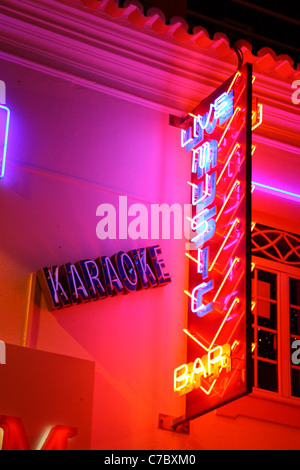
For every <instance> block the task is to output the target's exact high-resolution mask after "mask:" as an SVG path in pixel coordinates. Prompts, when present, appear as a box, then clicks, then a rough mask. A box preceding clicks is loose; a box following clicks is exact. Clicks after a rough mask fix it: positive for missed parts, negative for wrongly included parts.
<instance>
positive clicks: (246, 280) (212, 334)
mask: <svg viewBox="0 0 300 470" xmlns="http://www.w3.org/2000/svg"><path fill="white" fill-rule="evenodd" d="M252 83H253V77H252V65H251V64H245V65H244V66H243V67H242V68H241V69H239V71H238V72H236V74H234V75H233V76H232V77H230V78H229V79H228V80H227V81H226V82H225V83H224V84H223V85H221V86H220V87H219V88H218V89H217V90H216V91H215V92H213V93H212V94H211V95H210V96H209V97H208V98H206V99H205V100H203V101H202V102H201V103H200V104H199V105H198V106H197V107H196V108H195V109H194V110H193V111H192V112H191V113H189V114H188V115H187V116H186V117H185V118H183V119H179V118H176V117H174V116H171V117H170V118H171V119H170V124H171V125H173V126H175V127H179V128H181V146H182V147H184V148H185V149H186V152H187V154H188V156H190V157H191V180H190V181H189V182H188V184H189V186H190V189H191V203H192V214H191V217H190V218H189V221H190V223H191V240H190V242H191V243H190V245H189V249H188V251H187V252H186V253H185V255H186V256H187V258H188V262H189V287H188V289H187V290H185V294H186V295H187V300H188V326H187V328H184V330H183V331H184V333H185V334H186V335H187V363H186V364H185V363H184V364H182V365H180V366H179V367H177V368H176V369H175V371H174V375H173V382H174V391H175V392H176V393H178V394H179V396H185V399H186V416H185V417H184V420H185V421H186V420H189V419H194V418H196V417H198V416H200V415H202V414H204V413H207V412H208V411H211V410H213V409H215V408H218V407H219V406H221V405H224V404H225V403H228V402H230V401H232V400H235V399H237V398H239V397H241V396H244V395H246V394H248V393H250V392H251V391H252V382H253V371H252V358H251V321H252V319H251V157H252V130H253V128H255V127H257V126H258V125H259V124H260V123H261V120H262V107H261V105H259V106H258V107H257V109H256V110H255V112H254V113H253V112H252ZM253 121H254V124H253ZM224 351H225V352H224ZM214 354H216V357H215V356H214ZM212 363H213V366H212Z"/></svg>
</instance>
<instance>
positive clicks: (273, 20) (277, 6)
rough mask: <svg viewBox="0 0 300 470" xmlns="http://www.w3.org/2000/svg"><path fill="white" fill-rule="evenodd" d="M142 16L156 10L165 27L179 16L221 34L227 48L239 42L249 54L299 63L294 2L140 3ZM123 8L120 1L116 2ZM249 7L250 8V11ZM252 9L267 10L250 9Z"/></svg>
mask: <svg viewBox="0 0 300 470" xmlns="http://www.w3.org/2000/svg"><path fill="white" fill-rule="evenodd" d="M140 2H141V3H142V4H143V6H144V9H145V12H146V11H147V10H148V8H149V7H151V6H154V7H158V8H160V9H161V10H162V11H163V12H164V13H165V15H166V20H167V23H168V21H169V20H170V18H171V17H172V16H183V17H184V18H185V19H186V21H187V22H188V24H189V25H190V29H189V32H190V33H192V32H193V27H194V26H203V27H204V28H206V29H207V30H208V32H209V34H210V37H212V36H213V35H214V33H216V32H223V33H225V34H226V35H227V36H228V37H229V39H230V42H231V46H232V45H233V44H234V43H235V42H236V41H237V40H239V39H247V40H248V41H249V42H250V43H251V44H252V47H253V49H252V52H253V53H254V54H257V51H258V50H259V49H260V48H262V47H270V48H272V49H273V50H274V51H275V53H276V54H277V55H278V54H287V55H289V56H290V57H292V59H293V60H294V62H295V63H296V64H297V63H299V62H300V41H299V37H300V8H299V3H298V2H297V0H282V1H281V2H275V1H274V0H173V1H170V0H140ZM119 4H120V6H123V4H124V0H120V1H119ZM251 6H252V8H251ZM253 6H257V7H259V8H264V9H266V10H269V11H268V12H263V11H259V10H257V9H254V8H253Z"/></svg>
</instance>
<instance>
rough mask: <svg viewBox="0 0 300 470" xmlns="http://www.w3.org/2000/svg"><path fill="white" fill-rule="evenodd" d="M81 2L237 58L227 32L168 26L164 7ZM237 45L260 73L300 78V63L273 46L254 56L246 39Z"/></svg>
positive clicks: (176, 22)
mask: <svg viewBox="0 0 300 470" xmlns="http://www.w3.org/2000/svg"><path fill="white" fill-rule="evenodd" d="M81 3H82V4H83V5H84V6H85V7H87V8H89V9H93V10H99V11H101V12H104V13H106V14H107V15H109V16H110V17H111V18H115V19H122V22H124V20H127V21H128V22H129V23H130V24H132V25H134V26H136V27H137V28H146V29H148V30H151V31H153V32H155V33H156V34H158V35H160V36H165V37H168V38H173V39H175V40H176V41H178V42H180V43H182V44H185V45H188V44H189V43H190V44H191V45H192V44H194V45H196V47H197V48H199V49H200V50H203V51H206V52H207V51H209V52H211V53H212V55H215V56H217V57H218V58H222V59H225V60H229V58H231V60H232V61H236V52H235V51H234V49H233V48H232V47H230V41H229V39H228V37H227V36H226V35H225V34H223V33H216V34H215V35H214V36H213V38H212V39H211V38H210V36H209V33H208V32H207V30H206V29H205V28H202V27H201V26H197V27H195V28H194V30H193V34H190V33H188V24H187V22H186V21H185V20H184V19H183V18H180V17H173V18H171V20H170V24H169V25H167V24H166V18H165V15H164V13H163V12H162V11H161V10H160V9H158V8H150V9H149V10H147V13H146V14H145V12H144V7H143V5H142V4H141V2H140V1H139V0H127V1H126V2H125V4H124V8H120V7H119V6H118V4H117V3H116V2H115V1H114V0H81ZM234 46H235V47H238V48H239V49H240V50H241V51H242V53H243V57H244V62H250V63H252V64H253V66H254V68H255V70H256V71H257V72H260V73H264V74H266V75H272V77H273V78H278V79H281V80H286V79H289V80H296V79H300V63H299V64H298V65H297V66H296V65H295V63H294V61H293V59H292V58H291V57H290V56H289V55H286V54H280V55H277V54H276V52H274V51H273V49H271V48H269V47H263V48H261V49H260V50H259V51H258V52H257V55H254V54H252V46H251V44H250V43H249V42H248V41H247V40H244V39H240V40H239V41H237V42H236V43H235V44H234Z"/></svg>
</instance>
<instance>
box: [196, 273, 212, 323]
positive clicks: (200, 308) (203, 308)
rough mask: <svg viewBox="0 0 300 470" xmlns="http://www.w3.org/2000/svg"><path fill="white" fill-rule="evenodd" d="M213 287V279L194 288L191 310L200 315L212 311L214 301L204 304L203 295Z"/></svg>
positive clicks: (202, 315)
mask: <svg viewBox="0 0 300 470" xmlns="http://www.w3.org/2000/svg"><path fill="white" fill-rule="evenodd" d="M212 289H213V281H212V280H210V281H208V282H203V283H202V284H199V285H198V286H196V287H195V288H194V289H193V292H192V299H191V310H192V312H194V313H197V315H198V317H204V315H207V314H208V313H210V312H211V311H212V309H213V304H212V302H210V303H208V304H207V305H204V304H203V302H202V297H203V295H204V294H206V293H207V292H209V291H211V290H212Z"/></svg>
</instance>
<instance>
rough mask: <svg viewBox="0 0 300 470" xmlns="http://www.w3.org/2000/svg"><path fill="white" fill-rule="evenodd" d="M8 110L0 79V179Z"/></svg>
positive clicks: (8, 117)
mask: <svg viewBox="0 0 300 470" xmlns="http://www.w3.org/2000/svg"><path fill="white" fill-rule="evenodd" d="M9 120H10V110H9V109H8V107H7V106H6V105H5V83H4V82H3V81H2V80H0V179H1V178H3V177H4V173H5V163H6V153H7V140H8V130H9Z"/></svg>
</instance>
